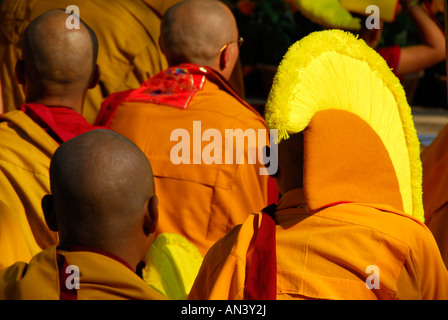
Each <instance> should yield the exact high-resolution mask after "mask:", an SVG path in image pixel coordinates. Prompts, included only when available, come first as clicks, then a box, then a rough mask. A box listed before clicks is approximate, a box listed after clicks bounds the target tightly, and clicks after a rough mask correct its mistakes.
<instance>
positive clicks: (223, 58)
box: [219, 45, 231, 70]
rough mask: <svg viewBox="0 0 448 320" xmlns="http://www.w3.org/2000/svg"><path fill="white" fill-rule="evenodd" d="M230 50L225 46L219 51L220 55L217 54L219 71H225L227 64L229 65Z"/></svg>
mask: <svg viewBox="0 0 448 320" xmlns="http://www.w3.org/2000/svg"><path fill="white" fill-rule="evenodd" d="M230 50H231V48H230V46H229V45H227V46H226V47H225V48H224V50H222V51H221V53H220V54H219V68H220V69H221V70H225V69H226V68H227V66H228V64H229V63H230V58H231V56H230V55H231V52H230Z"/></svg>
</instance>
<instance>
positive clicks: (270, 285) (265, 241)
mask: <svg viewBox="0 0 448 320" xmlns="http://www.w3.org/2000/svg"><path fill="white" fill-rule="evenodd" d="M268 208H269V207H268ZM270 214H272V213H266V212H262V219H261V225H260V228H258V232H257V236H256V239H255V244H254V250H253V253H252V260H251V263H250V266H249V270H248V272H247V276H246V285H245V288H244V300H275V299H276V298H277V250H276V249H277V245H276V240H275V235H276V224H275V221H274V219H273V218H272V217H271V216H270Z"/></svg>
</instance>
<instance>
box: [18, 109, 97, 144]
mask: <svg viewBox="0 0 448 320" xmlns="http://www.w3.org/2000/svg"><path fill="white" fill-rule="evenodd" d="M19 109H20V110H22V111H23V112H24V113H25V114H27V115H28V116H29V117H30V118H31V119H32V120H33V121H34V122H36V123H37V124H38V125H39V126H40V127H41V128H42V129H44V130H45V131H46V132H47V133H48V134H49V135H50V136H51V137H52V138H53V139H55V141H56V142H58V143H63V142H65V141H67V140H70V139H72V138H74V137H76V136H78V135H80V134H82V133H85V132H87V131H90V130H94V129H105V127H99V126H93V125H91V124H90V123H88V122H87V120H86V119H85V118H84V117H83V116H82V115H81V114H79V113H77V112H76V111H73V110H71V109H69V108H66V107H48V106H44V105H41V104H38V103H27V104H24V105H22V106H20V108H19Z"/></svg>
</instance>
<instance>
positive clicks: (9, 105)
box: [0, 0, 167, 122]
mask: <svg viewBox="0 0 448 320" xmlns="http://www.w3.org/2000/svg"><path fill="white" fill-rule="evenodd" d="M146 1H147V2H148V3H151V2H152V1H151V0H146ZM70 5H76V6H78V8H79V16H80V18H81V19H82V20H83V21H85V22H86V23H87V24H88V25H89V26H90V27H91V28H92V29H93V30H94V31H95V33H96V35H97V37H98V43H99V48H98V65H99V66H100V72H101V78H100V84H99V85H98V86H96V87H95V88H94V89H91V90H89V91H88V93H87V96H86V101H85V104H84V109H83V115H84V116H85V118H86V119H87V120H88V121H89V122H93V121H94V119H95V117H96V115H97V113H98V111H99V108H100V105H101V101H102V100H103V99H104V97H106V96H108V95H109V94H111V93H114V92H117V91H122V90H127V89H131V88H138V87H139V86H140V84H141V83H142V82H143V81H144V80H146V79H147V78H148V77H150V76H152V75H154V74H156V73H158V72H159V71H161V70H163V69H165V68H166V67H167V62H166V59H165V56H164V55H163V54H162V52H161V51H160V48H159V45H158V39H159V35H160V15H159V13H158V12H156V11H155V10H153V9H152V8H151V7H149V6H148V5H147V4H145V2H144V1H142V0H114V1H109V0H96V1H91V0H34V1H28V0H4V1H2V2H1V3H0V77H1V82H2V87H3V88H2V89H3V90H2V94H3V103H4V108H5V111H11V110H14V109H15V107H16V106H19V105H21V104H22V103H23V102H24V94H23V92H22V89H21V87H20V86H19V85H18V84H17V81H16V78H15V72H14V68H15V65H16V62H17V60H18V57H20V49H19V43H20V38H21V36H22V34H23V31H24V30H25V28H26V26H27V25H28V24H29V22H30V21H32V20H33V19H34V18H36V17H37V16H39V15H41V14H43V13H44V12H46V11H48V10H51V9H57V8H60V9H65V8H67V7H68V6H70Z"/></svg>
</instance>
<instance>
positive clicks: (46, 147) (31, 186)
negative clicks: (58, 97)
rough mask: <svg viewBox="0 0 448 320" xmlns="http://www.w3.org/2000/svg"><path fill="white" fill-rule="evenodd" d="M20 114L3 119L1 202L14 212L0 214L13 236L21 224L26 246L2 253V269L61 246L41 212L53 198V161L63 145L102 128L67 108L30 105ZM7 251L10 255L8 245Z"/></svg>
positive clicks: (21, 243)
mask: <svg viewBox="0 0 448 320" xmlns="http://www.w3.org/2000/svg"><path fill="white" fill-rule="evenodd" d="M19 109H21V110H15V111H10V112H7V113H5V114H3V115H2V116H1V117H0V149H1V152H0V201H1V202H3V203H4V204H5V205H6V206H7V207H8V208H9V211H10V213H5V214H1V219H2V220H1V221H0V224H1V225H2V228H3V227H4V225H9V226H10V227H8V230H10V231H9V232H11V233H12V230H17V227H16V226H17V225H18V227H19V228H20V232H21V234H22V236H21V237H20V238H22V237H23V238H24V241H21V240H19V238H17V241H14V240H13V242H9V244H10V245H12V246H13V247H11V248H10V251H9V252H10V253H11V254H12V256H10V255H8V254H6V252H5V251H2V252H1V254H0V266H3V267H5V266H8V265H9V264H11V263H12V262H15V261H18V260H22V261H29V259H30V258H31V257H32V256H34V255H35V254H37V253H38V252H40V251H41V250H42V249H45V248H48V247H49V246H51V245H54V244H56V243H57V234H56V233H55V232H52V231H50V230H49V228H48V226H47V224H46V222H45V219H44V216H43V212H42V208H41V200H42V197H43V196H44V195H46V194H48V193H50V180H49V173H48V170H49V167H50V160H51V157H52V155H53V153H54V152H55V151H56V149H57V148H58V147H59V144H60V143H62V142H64V141H67V140H69V139H71V138H73V137H75V136H77V135H79V134H81V133H83V132H86V131H89V130H92V129H95V128H97V127H95V126H92V125H91V124H89V123H88V122H87V121H86V120H85V119H84V118H83V117H82V116H81V115H80V114H78V113H76V112H75V111H72V110H70V109H67V108H53V107H52V108H48V107H46V106H43V105H40V104H27V105H24V106H21V107H20V108H19ZM22 110H23V111H22ZM11 215H12V216H13V217H14V219H11ZM3 219H4V220H3ZM5 228H6V227H5ZM11 236H12V235H11ZM24 243H26V246H24ZM2 246H3V249H4V250H6V249H5V246H7V242H4V243H2ZM19 246H20V248H19ZM16 253H20V254H19V255H16Z"/></svg>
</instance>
